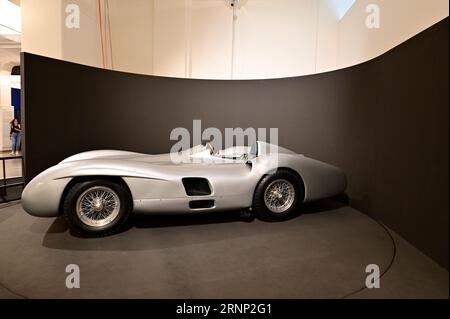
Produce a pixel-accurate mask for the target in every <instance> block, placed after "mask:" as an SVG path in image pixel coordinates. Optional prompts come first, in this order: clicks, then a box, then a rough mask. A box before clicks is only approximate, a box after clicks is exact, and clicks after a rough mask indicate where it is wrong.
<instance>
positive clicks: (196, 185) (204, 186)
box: [181, 177, 211, 196]
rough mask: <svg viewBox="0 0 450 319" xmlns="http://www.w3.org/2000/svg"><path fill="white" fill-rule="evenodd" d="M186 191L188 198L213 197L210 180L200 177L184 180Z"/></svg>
mask: <svg viewBox="0 0 450 319" xmlns="http://www.w3.org/2000/svg"><path fill="white" fill-rule="evenodd" d="M181 181H182V182H183V186H184V189H185V190H186V194H187V195H188V196H207V195H211V188H210V187H209V183H208V180H207V179H206V178H200V177H185V178H182V179H181Z"/></svg>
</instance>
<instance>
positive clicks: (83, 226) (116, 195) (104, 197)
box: [64, 179, 132, 236]
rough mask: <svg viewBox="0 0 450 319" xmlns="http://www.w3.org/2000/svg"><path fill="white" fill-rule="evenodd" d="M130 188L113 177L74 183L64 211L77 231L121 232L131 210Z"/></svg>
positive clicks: (105, 233)
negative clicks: (114, 180) (112, 179)
mask: <svg viewBox="0 0 450 319" xmlns="http://www.w3.org/2000/svg"><path fill="white" fill-rule="evenodd" d="M131 210H132V201H131V196H130V194H129V192H128V189H127V188H126V187H125V186H123V185H121V184H118V183H114V182H112V181H109V180H103V179H97V180H91V181H82V182H79V183H76V184H74V185H73V186H72V187H71V188H70V190H69V192H68V193H67V196H66V198H65V200H64V214H65V216H66V218H67V221H68V223H69V226H70V228H71V229H72V230H74V231H75V232H77V233H81V234H86V235H93V236H106V235H109V234H112V233H115V232H117V231H118V230H119V229H120V228H121V227H122V226H123V225H124V224H125V223H126V221H127V219H128V217H129V216H130V214H131Z"/></svg>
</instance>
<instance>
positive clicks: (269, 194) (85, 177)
mask: <svg viewBox="0 0 450 319" xmlns="http://www.w3.org/2000/svg"><path fill="white" fill-rule="evenodd" d="M345 188H346V178H345V175H344V173H343V172H342V171H341V170H340V169H338V168H336V167H334V166H331V165H329V164H325V163H323V162H319V161H317V160H314V159H311V158H307V157H305V156H303V155H299V154H296V153H294V152H292V151H290V150H288V149H285V148H282V147H278V146H275V145H272V144H268V143H264V142H256V143H255V144H254V145H253V146H251V147H231V148H227V149H225V150H222V151H219V152H216V151H215V149H214V147H213V146H212V145H211V144H210V143H207V144H206V145H198V146H195V147H193V148H191V149H188V150H185V151H181V152H177V153H168V154H161V155H146V154H139V153H133V152H125V151H112V150H100V151H91V152H85V153H80V154H77V155H74V156H71V157H69V158H67V159H65V160H63V161H62V162H60V163H59V164H57V165H55V166H53V167H51V168H49V169H47V170H45V171H44V172H42V173H41V174H39V175H38V176H36V177H35V178H34V179H33V180H32V181H30V182H29V183H28V184H27V186H26V187H25V189H24V191H23V194H22V205H23V208H24V209H25V210H26V211H27V212H28V213H29V214H31V215H33V216H39V217H55V216H58V215H60V214H64V215H65V216H66V217H67V220H68V223H69V225H70V227H71V228H72V229H73V230H75V231H77V232H80V233H85V234H90V235H107V234H110V233H114V232H116V231H117V230H118V229H119V228H120V227H121V226H123V225H124V224H125V222H126V221H127V219H128V218H129V217H130V215H131V213H132V212H134V213H196V212H205V211H217V210H242V209H245V210H246V209H250V210H252V212H254V213H255V215H256V216H257V217H258V218H260V219H262V220H266V221H281V220H285V219H288V218H291V217H293V216H295V215H296V212H297V210H296V209H295V208H296V206H297V204H299V203H304V202H308V201H313V200H317V199H321V198H326V197H331V196H334V195H337V194H340V193H342V192H344V190H345Z"/></svg>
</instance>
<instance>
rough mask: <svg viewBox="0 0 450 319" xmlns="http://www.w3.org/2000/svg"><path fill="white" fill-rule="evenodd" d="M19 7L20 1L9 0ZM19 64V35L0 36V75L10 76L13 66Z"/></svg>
mask: <svg viewBox="0 0 450 319" xmlns="http://www.w3.org/2000/svg"><path fill="white" fill-rule="evenodd" d="M9 1H11V2H12V3H14V4H16V5H18V6H20V0H9ZM19 64H20V35H17V36H2V35H0V74H10V72H11V68H12V67H13V66H14V65H19Z"/></svg>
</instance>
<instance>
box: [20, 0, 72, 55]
mask: <svg viewBox="0 0 450 319" xmlns="http://www.w3.org/2000/svg"><path fill="white" fill-rule="evenodd" d="M21 6H22V51H24V52H31V53H35V54H40V55H45V56H48V57H53V58H57V59H60V58H61V57H62V31H63V28H62V6H61V1H60V0H39V1H36V0H22V1H21Z"/></svg>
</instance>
